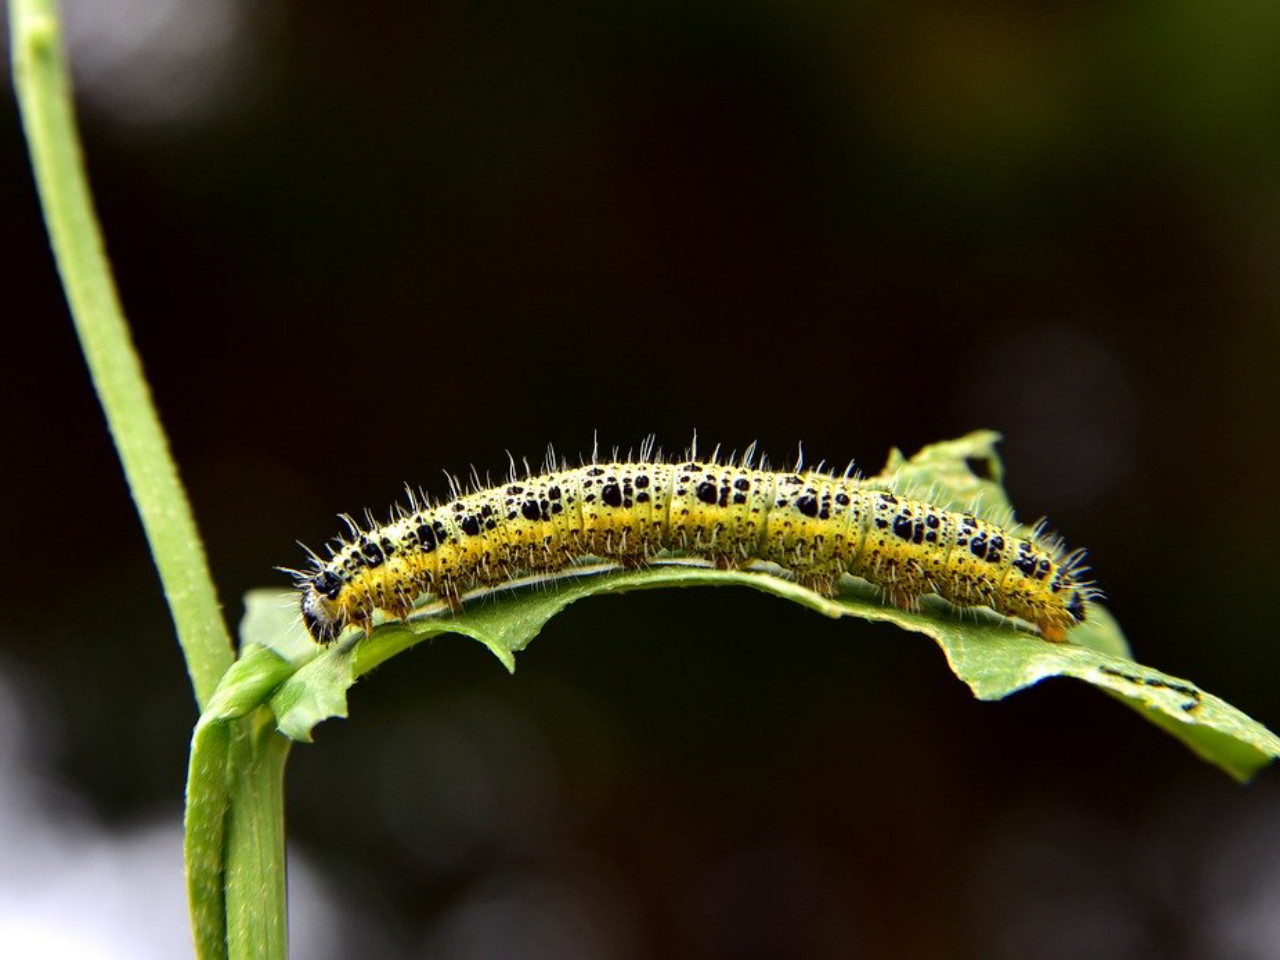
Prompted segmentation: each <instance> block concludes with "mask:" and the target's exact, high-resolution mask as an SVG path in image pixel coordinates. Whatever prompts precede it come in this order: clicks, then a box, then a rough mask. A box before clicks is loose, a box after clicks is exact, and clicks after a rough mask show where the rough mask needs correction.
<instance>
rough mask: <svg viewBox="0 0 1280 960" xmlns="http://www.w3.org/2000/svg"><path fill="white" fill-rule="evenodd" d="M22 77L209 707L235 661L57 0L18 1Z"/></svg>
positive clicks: (72, 294) (192, 667) (95, 367)
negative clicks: (74, 86) (82, 110)
mask: <svg viewBox="0 0 1280 960" xmlns="http://www.w3.org/2000/svg"><path fill="white" fill-rule="evenodd" d="M9 18H10V22H9V29H10V35H11V36H12V39H13V77H14V86H15V88H16V89H17V91H18V102H19V104H20V106H21V108H22V121H23V125H24V127H25V128H26V133H27V144H28V148H29V150H30V152H31V165H32V167H33V168H34V170H35V177H36V185H37V187H38V188H39V190H40V200H41V203H42V204H43V206H44V218H45V223H46V224H47V225H48V228H49V238H50V240H51V241H52V244H53V252H54V256H55V257H56V259H57V262H58V271H59V273H60V274H61V275H62V285H63V288H64V289H65V290H66V293H67V300H68V302H69V303H70V305H71V316H72V319H73V320H74V321H75V326H76V333H77V334H78V335H79V337H80V345H81V348H82V349H83V350H84V355H85V360H86V361H87V362H88V364H89V372H90V374H91V375H92V376H93V384H94V387H95V389H96V390H97V392H98V397H99V399H100V400H101V402H102V407H103V410H104V411H105V412H106V415H107V425H108V426H109V427H110V428H111V435H112V437H113V438H114V439H115V444H116V450H117V451H118V452H119V454H120V460H121V462H122V463H123V464H124V472H125V476H126V477H127V478H128V481H129V489H130V491H131V492H132V493H133V499H134V503H136V504H137V507H138V513H139V514H141V516H142V525H143V527H144V528H145V530H146V534H147V540H148V541H149V542H150V544H151V552H152V555H153V556H154V557H155V562H156V566H157V567H158V568H159V570H160V579H161V581H162V582H163V584H164V592H165V596H166V597H167V598H168V600H169V609H170V610H171V611H172V613H173V622H174V624H175V626H176V627H177V630H178V642H179V643H180V644H181V646H182V653H183V656H184V657H185V658H186V661H187V672H188V673H189V674H190V675H191V684H192V687H193V688H194V690H195V695H196V700H197V702H198V703H199V704H200V706H201V707H202V708H203V707H204V704H205V702H206V701H207V700H208V698H209V696H210V695H211V694H212V693H213V690H214V688H215V687H216V686H217V684H218V679H219V678H220V677H221V676H222V674H223V673H224V672H225V671H226V669H227V668H228V667H229V666H230V665H231V661H232V660H233V659H234V653H233V648H232V644H231V638H230V636H229V635H228V634H227V629H226V626H225V624H224V623H223V621H222V611H221V610H220V608H219V606H218V598H217V594H216V593H215V591H214V588H213V581H212V579H211V578H210V576H209V567H208V564H207V562H206V561H205V556H204V549H203V547H202V546H201V541H200V536H199V534H198V533H197V531H196V524H195V519H194V518H193V517H192V515H191V507H190V505H189V504H188V503H187V497H186V494H185V492H184V491H183V489H182V483H181V481H179V479H178V470H177V468H176V467H175V466H174V463H173V458H172V456H171V455H170V453H169V444H168V441H167V440H166V439H165V435H164V430H163V428H162V427H161V426H160V418H159V417H158V416H157V414H156V410H155V406H154V405H153V404H152V402H151V392H150V390H149V389H148V387H147V381H146V379H145V377H144V376H143V372H142V364H141V362H140V361H139V359H138V355H137V353H136V352H135V350H134V348H133V342H132V338H131V337H130V335H129V328H128V326H127V325H126V323H125V319H124V312H123V311H122V309H121V307H120V299H119V296H118V294H117V293H116V287H115V282H114V280H113V279H112V276H111V267H110V265H109V264H108V262H107V256H106V253H105V251H104V249H103V242H102V233H101V230H100V229H99V227H98V220H97V217H96V215H95V213H94V209H93V198H92V195H91V194H90V192H89V183H88V179H87V177H86V176H85V170H84V162H83V159H82V157H81V152H80V141H79V137H78V135H77V133H76V125H75V110H74V107H73V105H72V101H71V82H70V78H69V76H68V73H67V65H66V58H65V57H64V55H63V51H62V44H61V41H60V37H59V33H60V27H59V21H58V12H57V7H56V5H55V3H54V0H10V2H9Z"/></svg>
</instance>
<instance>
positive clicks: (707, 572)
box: [242, 431, 1280, 780]
mask: <svg viewBox="0 0 1280 960" xmlns="http://www.w3.org/2000/svg"><path fill="white" fill-rule="evenodd" d="M998 439H999V438H998V436H997V435H996V434H994V433H991V432H987V431H984V432H980V433H974V434H970V435H969V436H967V437H963V438H961V439H959V440H955V441H949V442H947V443H942V444H935V445H934V446H931V447H926V448H925V449H924V450H922V451H921V452H920V453H919V454H917V455H916V456H915V457H913V458H911V459H910V460H906V459H905V458H903V457H902V455H901V454H900V453H898V452H897V451H894V452H893V453H892V454H891V455H890V459H889V463H888V465H887V467H886V468H885V471H884V472H882V473H881V474H879V475H878V476H876V477H873V478H871V479H869V480H868V481H866V482H867V483H868V484H869V485H874V486H876V487H882V486H883V487H893V488H894V489H919V488H921V487H924V488H928V489H929V490H930V491H931V498H932V499H934V500H937V501H938V502H945V503H948V504H951V505H953V506H956V507H964V508H967V507H969V506H970V505H971V504H973V503H974V502H978V503H980V509H983V510H984V511H988V510H991V511H1002V512H1003V513H1004V515H1005V516H1006V517H1007V516H1009V514H1010V510H1009V507H1008V502H1007V500H1006V498H1005V495H1004V491H1003V489H1002V488H1001V487H1000V485H999V482H998V481H999V479H1000V477H1001V475H1002V467H1001V464H1000V461H999V458H998V456H997V455H996V452H995V449H994V445H995V443H996V441H997V440H998ZM973 461H978V462H980V463H984V464H985V465H986V466H985V470H984V472H986V473H988V474H989V475H990V477H989V478H984V477H980V476H977V475H975V474H974V473H973V472H972V470H971V469H970V466H969V464H970V463H971V462H973ZM708 586H742V587H750V588H753V589H756V590H760V591H762V592H765V593H771V594H774V595H775V596H779V597H782V598H783V599H787V600H790V601H792V602H794V603H798V604H800V605H802V606H805V607H808V608H810V609H811V610H814V611H816V612H818V613H821V614H824V615H826V616H828V617H845V616H852V617H859V618H861V619H864V620H870V621H881V622H888V623H894V624H897V625H898V626H899V627H902V628H903V629H905V630H909V631H912V632H915V633H922V634H925V635H926V636H928V637H931V638H932V639H933V640H934V641H935V642H936V643H937V644H938V646H939V647H940V648H941V649H942V652H943V655H944V656H945V657H946V660H947V663H948V664H949V665H950V667H951V669H952V671H953V672H954V673H955V675H956V676H957V677H959V678H960V679H961V680H962V681H964V682H965V683H966V684H967V685H968V686H969V688H970V690H972V691H973V694H974V696H976V697H977V698H979V699H981V700H998V699H1001V698H1003V697H1006V696H1008V695H1009V694H1011V693H1014V692H1016V691H1018V690H1022V689H1024V688H1025V687H1028V686H1031V685H1032V684H1035V683H1037V682H1039V681H1040V680H1043V679H1045V678H1047V677H1071V678H1075V679H1077V680H1083V681H1085V682H1087V683H1090V684H1093V685H1094V686H1096V687H1098V688H1100V689H1102V690H1104V691H1105V692H1107V693H1108V694H1110V695H1112V696H1114V697H1116V698H1117V699H1119V700H1120V701H1121V702H1122V703H1125V704H1127V705H1128V706H1130V707H1132V708H1133V709H1135V710H1137V711H1138V712H1139V713H1140V714H1141V715H1142V716H1144V717H1146V718H1147V719H1148V720H1150V721H1151V722H1152V723H1154V724H1156V725H1157V726H1159V727H1161V728H1162V729H1164V730H1165V731H1167V732H1168V733H1171V734H1173V735H1174V736H1175V737H1178V738H1179V739H1180V740H1182V741H1183V742H1184V743H1186V744H1187V746H1189V747H1190V748H1191V749H1192V750H1193V751H1195V752H1196V753H1197V754H1199V755H1200V756H1201V757H1203V758H1204V759H1205V760H1208V761H1209V762H1210V763H1214V764H1216V765H1217V766H1219V767H1221V768H1222V769H1223V770H1225V771H1226V772H1227V773H1229V774H1231V775H1232V776H1234V777H1236V778H1237V779H1240V780H1247V779H1248V778H1249V777H1251V776H1252V775H1253V774H1254V773H1256V772H1257V770H1258V769H1260V768H1261V767H1263V766H1265V765H1266V764H1267V763H1269V762H1271V760H1273V759H1274V758H1275V757H1277V756H1280V739H1277V737H1276V736H1275V735H1274V734H1273V733H1271V732H1270V731H1269V730H1267V729H1266V728H1265V727H1263V726H1262V725H1261V724H1259V723H1257V722H1256V721H1254V720H1252V719H1250V718H1249V717H1247V716H1246V715H1245V714H1243V713H1241V712H1240V711H1239V710H1237V709H1235V708H1234V707H1232V706H1230V705H1229V704H1227V703H1225V702H1223V701H1222V700H1220V699H1218V698H1217V697H1214V696H1212V695H1210V694H1208V693H1205V692H1204V691H1202V690H1200V689H1199V688H1198V687H1196V686H1195V685H1194V684H1192V683H1190V682H1189V681H1186V680H1182V679H1179V678H1177V677H1172V676H1169V675H1167V674H1163V673H1161V672H1159V671H1157V670H1154V669H1152V668H1150V667H1145V666H1142V665H1141V664H1138V663H1135V662H1134V661H1133V660H1132V659H1130V657H1129V650H1128V645H1127V644H1126V642H1125V639H1124V635H1123V634H1122V632H1121V631H1120V628H1119V626H1118V625H1117V624H1116V622H1115V621H1114V620H1113V619H1112V618H1111V616H1110V614H1109V613H1108V612H1107V611H1106V610H1105V609H1104V608H1102V607H1100V606H1098V605H1096V604H1095V605H1092V606H1091V608H1090V618H1089V620H1088V621H1086V622H1085V623H1083V624H1081V625H1080V626H1078V627H1076V628H1074V629H1073V630H1071V631H1070V633H1069V634H1068V639H1069V641H1070V642H1069V643H1047V642H1046V641H1044V640H1042V639H1041V638H1040V637H1039V636H1038V635H1036V634H1035V633H1033V632H1030V631H1029V630H1028V629H1026V628H1023V627H1020V626H1018V625H1017V624H1016V622H1015V621H1012V620H1008V619H1006V618H1003V617H1001V616H999V615H998V614H996V613H994V612H993V611H990V610H964V611H960V610H957V609H955V608H954V607H952V606H951V605H949V604H947V603H946V602H945V601H943V600H941V599H940V598H937V597H926V598H925V601H924V603H923V604H922V607H921V609H920V610H919V611H915V612H913V611H906V610H898V609H896V608H894V607H890V606H886V605H885V604H883V603H881V602H880V601H879V599H878V598H877V595H876V591H875V590H874V588H872V587H871V586H870V585H869V584H866V583H864V582H861V581H852V580H846V581H845V582H844V584H842V590H841V592H840V594H839V595H838V596H836V597H833V598H828V597H823V596H821V595H819V594H817V593H814V592H813V591H811V590H807V589H805V588H804V587H801V586H799V585H798V584H796V583H794V582H792V581H790V580H787V579H785V578H784V577H782V576H780V575H779V574H778V573H776V572H774V571H773V570H771V569H770V568H769V567H768V566H767V565H763V564H762V565H760V566H759V568H758V569H757V568H753V569H750V570H716V569H713V568H712V567H710V566H707V565H705V564H703V563H701V562H699V561H687V560H686V561H665V562H658V563H655V564H654V565H652V566H649V567H647V568H645V569H643V570H629V571H625V570H618V569H617V567H616V566H613V565H611V564H594V565H589V566H582V567H575V568H573V569H572V570H570V571H566V572H565V573H563V574H561V575H559V576H557V577H556V578H555V583H554V585H553V586H551V587H548V584H547V581H546V579H545V578H544V579H542V580H539V581H537V582H536V583H533V582H530V583H529V584H526V585H523V586H520V585H516V586H514V587H508V588H503V589H501V590H496V591H488V592H487V595H484V596H479V595H477V596H474V597H468V599H467V605H466V608H465V609H464V611H463V612H462V613H460V614H456V615H451V614H450V613H449V612H448V610H447V609H446V608H444V607H443V605H439V604H436V605H430V606H427V607H424V608H422V609H420V610H419V611H417V612H416V613H415V614H414V616H412V617H411V618H410V619H409V620H408V621H407V622H403V623H401V622H392V623H382V624H381V625H379V626H377V627H375V629H374V631H373V633H372V634H371V635H370V636H368V637H367V638H363V639H361V638H359V637H358V636H357V635H354V634H352V635H348V636H347V637H345V638H344V639H342V640H340V641H339V642H338V643H336V644H333V645H332V646H330V647H328V648H325V649H321V648H318V647H316V646H314V645H312V644H311V643H310V641H308V640H306V638H305V635H304V634H303V632H302V630H301V627H300V626H299V625H298V623H297V616H296V613H295V612H294V608H293V606H292V605H293V604H294V603H296V595H294V594H289V593H281V592H279V591H255V592H253V593H251V594H250V595H249V597H248V601H247V602H248V604H249V610H250V614H249V616H247V617H246V621H245V625H244V628H243V631H242V636H243V639H244V641H245V642H246V643H251V644H256V645H259V646H262V647H271V648H272V649H274V650H275V651H276V653H277V654H279V655H280V656H281V657H283V658H284V659H285V660H288V661H289V662H290V663H291V664H292V666H293V669H294V672H293V673H292V675H291V676H289V677H288V678H287V679H285V680H284V681H283V683H281V684H280V685H279V687H278V689H276V690H275V691H274V694H273V695H272V696H271V701H270V702H271V706H272V709H273V710H274V711H275V713H276V716H277V718H278V722H279V725H280V730H281V731H282V732H283V733H285V734H286V735H288V736H290V737H292V738H294V739H297V740H309V739H310V738H311V731H312V730H313V728H314V727H315V725H316V724H318V723H320V722H322V721H323V720H326V719H328V718H329V717H343V716H346V712H347V706H346V691H347V689H348V688H349V687H350V686H351V684H352V683H354V682H355V681H356V680H357V679H358V678H359V677H360V676H361V675H363V674H365V673H367V672H368V671H369V670H372V669H373V668H374V667H376V666H378V665H379V664H382V663H384V662H385V661H387V660H389V659H390V658H392V657H394V656H395V655H396V654H398V653H401V652H402V651H404V650H407V649H409V648H410V647H412V646H414V645H415V644H418V643H420V642H422V641H423V640H426V639H429V638H431V637H435V636H439V635H441V634H446V633H456V634H462V635H464V636H469V637H472V638H473V639H475V640H478V641H480V642H481V643H482V644H484V645H485V646H486V647H488V648H489V650H490V651H491V652H492V653H493V654H494V656H496V657H497V658H498V659H499V660H500V661H501V662H502V664H503V665H504V666H505V667H506V668H507V669H508V670H514V669H515V654H516V653H517V652H519V651H520V650H523V649H524V648H525V647H526V646H527V645H528V644H529V642H530V641H531V640H532V639H533V638H534V637H536V636H537V635H538V633H539V632H540V631H541V630H542V628H543V626H544V625H545V624H546V623H547V621H549V620H550V619H551V618H552V617H554V616H555V615H556V614H557V613H559V612H560V611H561V610H563V609H564V608H565V607H567V606H568V605H569V604H571V603H574V602H576V601H578V600H581V599H584V598H586V597H593V596H597V595H600V594H610V593H627V592H630V591H634V590H656V589H660V588H667V587H708Z"/></svg>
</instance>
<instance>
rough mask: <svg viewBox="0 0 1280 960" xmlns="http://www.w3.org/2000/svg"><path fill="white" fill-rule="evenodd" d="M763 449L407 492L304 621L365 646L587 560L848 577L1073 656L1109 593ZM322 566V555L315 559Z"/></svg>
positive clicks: (1008, 534)
mask: <svg viewBox="0 0 1280 960" xmlns="http://www.w3.org/2000/svg"><path fill="white" fill-rule="evenodd" d="M753 449H754V448H751V449H748V451H747V453H746V454H745V455H744V456H743V457H741V458H730V460H729V461H728V462H720V458H719V457H718V456H717V455H713V456H712V457H711V458H710V459H709V460H706V459H704V460H699V459H698V458H697V456H696V452H694V451H691V452H690V453H689V455H688V457H687V458H682V459H679V460H674V461H668V460H666V459H665V458H663V457H662V456H661V454H657V455H655V454H654V451H653V447H652V442H651V441H650V442H647V443H646V444H645V445H644V446H642V448H641V450H640V455H639V457H637V458H634V459H625V460H619V459H617V457H616V454H615V459H614V460H612V461H609V462H594V461H595V458H594V457H593V458H592V459H593V462H592V463H590V464H586V465H583V466H580V467H576V468H569V467H567V465H565V464H563V463H561V464H559V465H557V464H556V462H555V460H554V457H553V456H550V455H549V456H548V462H547V464H546V466H545V468H544V470H543V472H542V473H540V474H533V473H532V472H531V471H529V470H528V469H527V467H526V474H528V475H526V476H523V477H521V476H518V475H517V473H516V470H515V467H514V461H513V463H512V470H511V475H510V478H509V480H508V482H506V483H504V484H501V485H498V486H481V484H480V483H479V480H478V478H477V479H476V480H475V482H474V484H473V488H472V489H471V490H469V491H464V490H462V489H461V486H460V484H458V482H457V481H456V480H452V479H451V486H452V488H453V490H452V494H453V495H452V497H451V498H450V499H449V500H447V501H445V502H441V503H432V502H431V501H430V500H429V499H427V498H426V497H425V495H423V494H421V493H418V494H415V493H414V491H413V490H412V489H411V488H409V489H408V501H409V502H408V506H407V507H406V506H403V505H397V506H396V507H394V508H393V512H392V516H391V518H390V519H389V522H387V523H385V524H381V525H379V524H377V523H375V522H374V521H373V519H372V516H370V515H367V527H366V528H362V527H361V526H360V525H359V524H358V523H357V522H356V521H354V520H353V519H351V518H350V517H349V516H344V517H343V519H344V520H345V521H346V523H347V525H348V527H349V528H350V535H349V537H346V538H342V537H340V538H338V539H337V540H336V541H335V543H334V544H332V545H331V546H330V548H329V553H330V556H329V557H328V558H327V559H322V558H321V557H320V556H318V555H317V554H315V553H311V565H310V568H309V569H307V570H305V571H296V570H290V571H288V572H290V573H292V574H293V575H294V579H295V585H296V586H297V588H298V589H299V591H300V598H299V606H300V609H301V616H302V622H303V624H304V626H305V627H306V629H307V631H308V632H309V633H310V635H311V637H312V638H313V639H314V640H315V641H316V642H317V643H320V644H328V643H332V642H333V641H335V640H336V639H337V638H338V637H339V635H340V634H342V633H343V631H344V630H345V629H346V628H347V627H350V626H354V627H357V628H359V629H360V630H362V631H363V632H364V633H366V634H367V633H368V632H369V631H370V630H371V629H372V625H373V614H374V611H375V610H381V611H383V612H385V613H387V614H389V615H390V616H392V617H394V618H398V619H404V618H405V617H407V616H408V615H409V614H410V612H411V611H413V610H414V609H415V608H417V607H418V606H420V605H421V604H423V603H425V602H428V601H429V600H435V601H442V602H444V603H447V604H448V605H449V606H450V607H451V608H452V609H453V610H454V611H458V610H460V609H461V598H462V596H463V595H464V594H466V593H467V592H469V591H472V590H476V589H480V588H485V587H493V586H497V585H501V584H503V583H505V582H507V581H509V580H512V579H514V578H516V577H520V576H528V575H535V576H536V575H538V574H546V575H550V574H552V573H555V572H558V571H563V570H567V569H568V568H570V567H572V566H573V565H575V564H576V563H578V562H579V561H581V560H582V559H583V558H585V557H598V558H601V559H603V560H607V561H613V562H616V563H618V564H620V565H621V566H623V567H629V568H635V567H640V566H643V565H644V564H646V563H647V562H649V561H652V560H655V559H659V558H665V557H696V558H701V559H703V560H708V561H711V562H713V563H714V564H715V565H716V566H717V567H721V568H724V569H732V568H737V567H741V566H745V565H748V564H752V563H756V562H760V561H765V562H769V563H772V564H775V565H777V566H778V567H781V568H782V569H783V570H785V571H788V572H789V573H790V574H791V575H792V576H793V577H794V578H795V579H796V580H797V581H798V582H799V583H801V584H802V585H804V586H806V587H809V588H811V589H813V590H815V591H817V592H819V593H822V594H824V595H827V596H830V595H832V594H834V593H835V589H836V583H837V581H838V580H839V579H840V578H841V577H843V576H845V575H852V576H854V577H861V578H863V579H865V580H867V581H869V582H870V583H871V584H873V585H874V586H876V587H878V588H879V589H880V591H881V592H882V593H883V596H884V599H885V600H886V601H887V602H888V603H890V604H893V605H895V606H897V607H900V608H904V609H908V610H914V609H917V608H918V606H919V603H920V599H921V597H922V596H924V595H925V594H938V595H940V596H942V597H943V598H945V599H946V600H949V601H951V602H952V603H953V604H956V605H958V606H962V607H987V608H990V609H992V610H994V611H996V612H997V613H1000V614H1003V615H1005V616H1009V617H1017V618H1019V619H1021V620H1024V621H1026V622H1028V623H1030V624H1031V625H1033V626H1034V627H1035V628H1036V629H1037V630H1038V631H1039V634H1040V636H1041V637H1043V638H1044V639H1045V640H1049V641H1053V642H1064V641H1065V639H1066V631H1067V630H1068V629H1069V628H1071V627H1072V626H1074V625H1076V624H1078V623H1080V622H1082V621H1084V619H1085V617H1086V611H1087V604H1088V602H1089V601H1091V600H1093V599H1094V598H1095V597H1096V596H1097V595H1098V591H1097V590H1096V588H1095V587H1094V586H1093V585H1092V584H1091V583H1090V582H1088V581H1087V580H1085V579H1084V577H1083V575H1084V573H1085V567H1084V566H1083V553H1081V552H1076V553H1071V554H1068V553H1067V552H1066V551H1065V549H1064V548H1063V546H1062V544H1061V542H1060V541H1059V540H1057V539H1056V538H1053V537H1049V536H1047V535H1046V534H1045V533H1044V531H1043V526H1042V525H1038V526H1037V527H1036V528H1034V529H1032V530H1026V529H1024V528H1014V527H1012V526H1011V524H1010V523H1008V522H1001V521H1000V519H999V518H993V517H983V516H980V515H978V513H977V512H976V511H971V512H965V511H958V510H954V509H948V508H945V507H944V506H942V505H939V504H937V503H934V502H931V500H930V498H929V496H928V495H925V496H916V495H907V494H904V493H902V492H898V491H895V490H893V489H891V488H890V486H888V485H884V484H879V485H877V484H875V483H873V482H871V481H866V480H862V479H860V478H858V477H857V476H856V475H854V474H852V472H851V471H846V472H845V473H843V474H832V473H826V472H823V471H822V470H821V469H820V468H819V469H817V470H808V471H803V472H802V471H801V470H800V467H799V465H797V469H796V470H794V471H785V470H784V471H779V470H772V469H769V468H768V466H767V464H765V463H764V462H763V461H762V462H761V463H760V464H759V466H753V460H754V455H753ZM309 552H310V551H309Z"/></svg>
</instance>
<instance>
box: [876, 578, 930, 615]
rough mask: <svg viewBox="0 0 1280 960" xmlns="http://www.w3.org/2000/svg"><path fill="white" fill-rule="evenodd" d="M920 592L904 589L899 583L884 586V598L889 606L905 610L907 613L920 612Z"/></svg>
mask: <svg viewBox="0 0 1280 960" xmlns="http://www.w3.org/2000/svg"><path fill="white" fill-rule="evenodd" d="M921 596H922V594H920V593H917V592H916V591H914V590H904V589H903V588H902V586H901V585H899V586H897V587H885V590H884V599H885V602H886V603H888V604H889V605H890V606H893V607H897V608H898V609H899V610H906V611H907V612H908V613H919V612H920V597H921Z"/></svg>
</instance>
